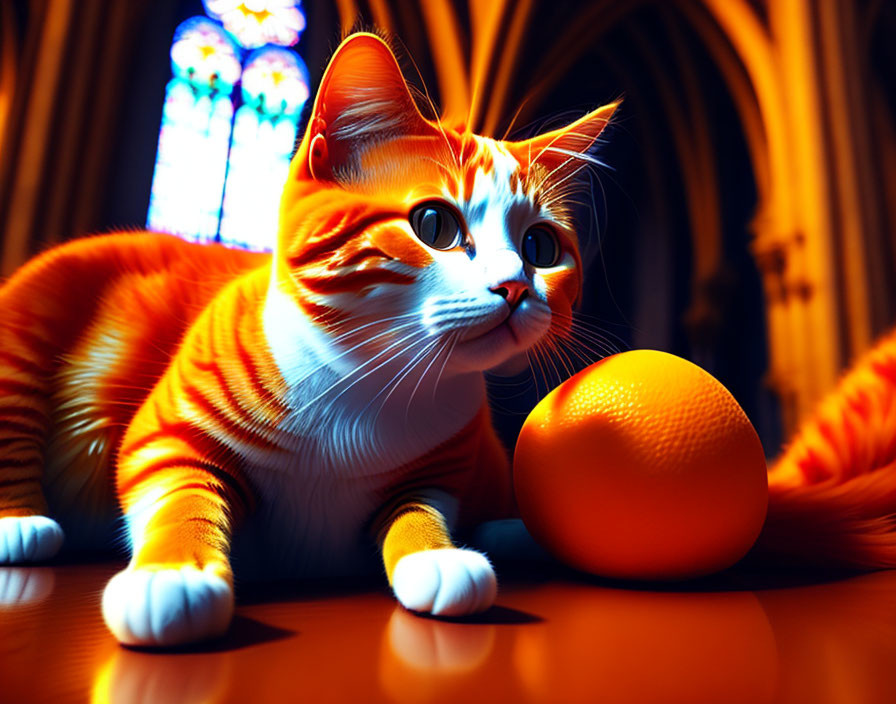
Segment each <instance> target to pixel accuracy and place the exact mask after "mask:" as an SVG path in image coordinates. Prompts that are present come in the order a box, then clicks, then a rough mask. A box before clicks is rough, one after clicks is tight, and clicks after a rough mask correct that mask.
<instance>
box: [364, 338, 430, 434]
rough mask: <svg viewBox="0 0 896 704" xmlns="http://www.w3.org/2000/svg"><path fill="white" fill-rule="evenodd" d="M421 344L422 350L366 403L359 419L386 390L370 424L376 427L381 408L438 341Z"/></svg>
mask: <svg viewBox="0 0 896 704" xmlns="http://www.w3.org/2000/svg"><path fill="white" fill-rule="evenodd" d="M423 342H425V343H426V344H424V345H423V348H422V349H421V350H419V351H418V352H416V353H415V354H414V356H413V357H411V360H410V361H409V362H408V363H407V364H405V365H404V367H402V368H401V369H400V370H399V371H398V372H397V373H396V374H394V375H393V376H392V378H391V379H390V380H389V381H388V382H386V383H385V384H383V388H382V389H380V390H379V391H378V392H377V393H376V395H375V396H374V397H373V398H371V399H370V401H368V402H367V405H366V406H364V409H363V410H362V411H361V413H360V414H359V415H360V416H361V417H364V416H365V415H366V413H367V409H368V408H370V406H371V405H373V402H374V401H376V399H378V398H379V397H380V396H381V395H382V394H383V392H385V391H386V390H387V389H388V390H389V391H388V393H387V394H386V396H385V398H384V399H383V401H382V403H380V405H379V408H378V409H377V411H376V413H375V414H374V417H373V422H372V426H373V427H376V422H377V419H378V418H379V416H380V413H381V412H382V410H383V408H385V407H386V404H387V403H388V402H389V399H390V398H391V396H392V394H393V393H395V392H396V391H397V390H398V387H399V386H401V382H402V381H404V380H405V379H406V378H407V376H408V375H409V374H410V373H411V371H413V369H414V367H415V366H417V364H418V363H419V362H420V361H421V360H422V359H425V358H426V355H427V354H429V352H431V351H432V349H433V348H434V347H436V346H437V345H438V344H439V342H440V341H439V340H438V339H435V340H431V341H429V342H426V341H425V340H424V341H423ZM416 344H422V343H416ZM414 346H415V345H412V346H411V347H410V348H408V349H409V350H410V349H413V347H414ZM418 383H419V382H418ZM415 388H416V387H415ZM411 398H413V393H412V394H411Z"/></svg>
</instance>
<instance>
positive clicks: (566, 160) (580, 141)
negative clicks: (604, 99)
mask: <svg viewBox="0 0 896 704" xmlns="http://www.w3.org/2000/svg"><path fill="white" fill-rule="evenodd" d="M619 103H620V101H618V100H617V101H615V102H613V103H610V104H608V105H604V106H603V107H601V108H598V109H597V110H594V111H592V112H589V113H588V114H587V115H585V116H584V117H582V118H580V119H578V120H576V121H575V122H573V123H571V124H569V125H567V126H566V127H561V128H560V129H557V130H552V131H551V132H545V133H544V134H540V135H538V136H537V137H532V139H527V140H524V141H522V142H508V143H506V146H507V148H508V149H509V150H510V153H511V154H513V155H514V156H515V157H516V159H517V161H519V162H520V164H522V165H523V169H524V171H528V170H529V169H531V168H532V167H534V166H536V165H539V166H541V167H544V168H545V169H547V170H548V172H549V173H551V174H552V175H553V176H552V177H553V178H566V177H567V176H569V175H571V174H574V173H575V172H576V171H578V170H579V169H581V168H583V167H584V166H585V165H586V164H587V162H588V157H587V154H586V153H587V152H588V150H589V149H590V148H591V147H592V145H593V144H594V143H595V142H596V141H597V138H598V137H599V136H600V133H601V132H603V131H604V128H605V127H606V126H607V124H609V122H610V118H611V117H612V116H613V113H614V112H616V108H617V107H619Z"/></svg>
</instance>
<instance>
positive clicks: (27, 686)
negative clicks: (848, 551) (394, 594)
mask: <svg viewBox="0 0 896 704" xmlns="http://www.w3.org/2000/svg"><path fill="white" fill-rule="evenodd" d="M117 569H119V566H118V565H115V564H105V563H104V564H91V565H63V566H55V567H37V568H30V569H26V568H9V567H7V568H0V595H2V597H3V601H4V604H3V605H2V606H0V702H3V703H4V704H6V703H15V704H19V703H20V702H21V703H26V702H54V703H61V702H90V701H94V702H106V701H110V702H115V703H118V702H127V703H130V702H147V703H149V702H152V703H153V704H168V703H174V704H177V703H181V702H184V703H186V702H191V703H192V702H293V701H295V702H298V701H302V702H322V701H347V702H381V701H382V702H451V703H452V704H477V703H478V702H489V703H494V702H614V703H629V702H632V703H633V702H651V703H654V702H656V703H661V704H674V703H677V702H681V703H682V704H701V703H703V702H706V703H708V704H709V703H711V704H721V703H725V704H734V703H738V702H745V703H749V704H763V703H765V702H781V703H785V702H786V703H787V704H791V703H796V702H806V703H807V704H810V703H811V704H834V703H838V704H839V703H843V704H846V703H847V702H849V703H852V702H860V703H861V704H874V703H876V702H881V703H884V702H886V703H887V704H892V702H896V572H878V573H874V574H866V575H861V576H851V577H840V578H837V579H832V578H830V577H829V578H827V579H822V578H820V577H818V576H815V577H814V578H807V577H806V576H801V577H796V578H795V577H794V576H792V575H791V576H790V577H788V578H786V579H785V578H782V577H780V576H771V575H768V574H766V575H764V576H761V575H760V576H757V575H750V574H746V573H743V572H741V573H732V574H728V575H725V576H723V577H719V578H716V579H714V580H711V581H704V582H697V583H693V584H689V585H685V586H680V587H678V588H677V589H676V590H667V591H650V590H645V589H644V587H643V586H638V585H620V584H613V583H610V582H601V581H598V580H592V579H587V578H584V577H578V576H576V575H574V574H571V573H568V572H564V571H560V570H557V569H551V568H549V567H545V566H544V565H541V566H537V565H536V566H529V567H528V568H524V569H521V568H520V567H519V566H516V567H513V568H510V567H507V568H504V569H503V570H502V571H501V572H500V573H499V576H500V578H501V581H502V591H501V594H500V595H499V599H498V606H497V607H495V608H494V609H493V610H492V611H490V612H489V613H487V614H486V615H485V616H484V617H481V618H478V619H475V620H469V621H464V622H457V621H454V622H449V621H439V620H435V619H425V618H419V617H415V616H413V615H411V614H409V613H408V612H406V611H404V610H402V609H401V608H399V607H397V606H396V604H395V602H394V601H393V600H392V599H391V598H390V596H389V594H388V592H387V591H386V590H385V589H384V588H383V587H382V586H381V585H380V584H379V582H372V583H370V582H369V583H362V584H358V583H348V582H327V583H311V584H304V585H296V584H292V585H278V586H276V587H273V588H272V587H254V588H251V589H250V588H245V589H241V591H240V593H239V596H238V601H239V605H238V608H237V616H236V618H235V621H234V624H233V627H232V629H231V632H230V633H229V635H228V636H227V637H226V638H224V639H222V640H220V641H218V642H214V643H211V644H208V645H206V646H203V647H201V648H193V649H189V650H183V651H180V652H164V653H157V652H145V651H138V650H131V649H127V648H122V647H120V646H119V645H117V643H116V642H115V641H114V640H113V639H112V638H111V636H110V635H109V634H108V633H107V631H106V630H105V627H104V626H103V623H102V619H101V616H100V611H99V598H100V594H101V591H102V588H103V585H104V583H105V581H106V580H107V579H108V578H109V577H110V576H111V575H112V574H113V573H114V572H115V571H116V570H117Z"/></svg>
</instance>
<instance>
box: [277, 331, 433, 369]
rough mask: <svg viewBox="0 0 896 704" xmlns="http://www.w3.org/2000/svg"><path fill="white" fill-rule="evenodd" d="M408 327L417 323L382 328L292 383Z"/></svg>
mask: <svg viewBox="0 0 896 704" xmlns="http://www.w3.org/2000/svg"><path fill="white" fill-rule="evenodd" d="M408 328H418V325H417V324H416V323H414V322H410V323H404V324H403V325H396V326H394V327H392V328H389V329H387V330H382V331H380V332H378V333H377V334H375V335H373V336H372V337H368V338H365V339H364V340H362V341H361V342H359V343H357V344H355V345H353V346H352V347H349V348H348V349H347V350H343V351H342V352H340V353H339V354H337V355H334V356H332V357H328V358H327V359H326V361H324V362H322V363H321V364H319V365H317V366H316V367H314V368H312V369H311V370H310V371H308V372H306V373H305V375H304V376H302V377H299V379H298V380H296V381H295V382H294V383H295V384H301V383H302V382H303V381H306V380H307V379H310V378H311V377H312V376H314V375H315V374H317V373H318V372H320V371H321V370H322V369H326V368H327V367H329V366H332V364H333V362H336V361H338V360H340V359H342V358H344V357H346V356H347V355H349V354H351V353H352V352H355V351H356V350H358V349H360V348H361V347H363V346H364V345H368V344H370V343H372V342H375V341H377V340H379V339H381V338H383V337H388V336H389V335H394V334H395V333H396V332H398V331H399V330H407V329H408ZM413 334H414V333H411V336H413ZM403 339H407V338H403ZM387 349H389V348H387ZM380 354H382V353H380ZM378 356H379V355H377V357H378ZM374 359H376V357H374ZM363 366H364V365H363V364H362V365H361V367H363ZM361 367H358V368H361ZM356 370H357V368H356ZM356 370H355V371H356ZM337 383H338V382H337Z"/></svg>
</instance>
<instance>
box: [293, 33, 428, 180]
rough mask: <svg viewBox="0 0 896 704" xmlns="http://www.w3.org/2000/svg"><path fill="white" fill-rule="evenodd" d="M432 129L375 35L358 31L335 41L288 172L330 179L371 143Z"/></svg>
mask: <svg viewBox="0 0 896 704" xmlns="http://www.w3.org/2000/svg"><path fill="white" fill-rule="evenodd" d="M432 129H433V128H432V126H431V125H430V124H429V122H427V120H426V119H425V118H424V117H423V115H421V114H420V111H419V110H418V109H417V105H416V103H414V99H413V97H412V96H411V92H410V90H409V89H408V86H407V83H406V82H405V80H404V76H402V73H401V68H400V67H399V66H398V62H397V61H396V60H395V56H394V54H393V53H392V50H391V49H389V47H388V45H387V44H386V43H385V42H384V41H383V40H382V39H380V38H379V37H378V36H376V35H375V34H368V33H366V32H359V33H357V34H353V35H351V36H350V37H348V38H347V39H345V40H344V41H343V42H342V44H340V45H339V48H337V49H336V53H335V54H333V58H331V59H330V63H329V65H328V66H327V70H326V71H325V72H324V77H323V79H322V80H321V84H320V88H319V90H318V92H317V97H316V98H315V100H314V109H313V111H312V113H311V118H310V120H309V122H308V128H307V129H306V131H305V137H304V139H303V140H302V144H301V146H300V147H299V150H298V152H297V153H296V156H295V157H294V160H293V170H294V171H295V174H294V175H295V177H296V178H299V179H302V178H306V179H307V178H313V179H315V180H331V179H334V178H336V176H337V175H339V174H340V173H343V174H344V173H346V172H347V170H349V169H351V168H352V167H353V166H356V165H357V163H358V162H357V159H358V157H359V155H360V154H362V153H363V151H364V150H365V149H366V148H367V147H368V146H370V145H371V144H373V143H376V142H381V141H385V140H388V139H392V138H395V137H401V136H407V135H421V134H427V133H428V132H430V131H431V130H432Z"/></svg>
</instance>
